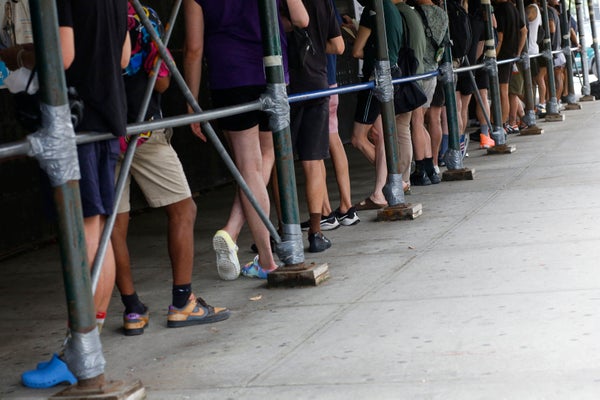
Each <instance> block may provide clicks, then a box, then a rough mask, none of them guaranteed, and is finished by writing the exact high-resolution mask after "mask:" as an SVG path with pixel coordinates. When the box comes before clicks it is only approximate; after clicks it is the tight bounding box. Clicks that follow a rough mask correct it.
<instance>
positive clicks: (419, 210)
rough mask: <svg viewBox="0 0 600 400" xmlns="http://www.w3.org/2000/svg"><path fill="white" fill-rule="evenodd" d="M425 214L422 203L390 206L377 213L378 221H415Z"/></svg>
mask: <svg viewBox="0 0 600 400" xmlns="http://www.w3.org/2000/svg"><path fill="white" fill-rule="evenodd" d="M421 214H423V206H422V205H421V203H415V204H411V203H404V204H397V205H395V206H388V207H385V208H382V209H380V210H378V211H377V218H376V219H375V220H376V221H399V220H407V219H415V218H417V217H418V216H420V215H421Z"/></svg>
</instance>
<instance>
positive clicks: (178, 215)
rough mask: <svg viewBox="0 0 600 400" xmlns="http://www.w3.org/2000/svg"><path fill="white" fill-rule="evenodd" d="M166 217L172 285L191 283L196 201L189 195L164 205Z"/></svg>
mask: <svg viewBox="0 0 600 400" xmlns="http://www.w3.org/2000/svg"><path fill="white" fill-rule="evenodd" d="M165 210H166V212H167V217H168V236H167V241H168V248H169V257H170V258H171V268H172V270H173V285H186V284H189V283H192V271H193V268H194V222H195V221H196V203H194V200H193V199H192V198H191V197H188V198H187V199H184V200H181V201H178V202H177V203H173V204H170V205H168V206H166V207H165Z"/></svg>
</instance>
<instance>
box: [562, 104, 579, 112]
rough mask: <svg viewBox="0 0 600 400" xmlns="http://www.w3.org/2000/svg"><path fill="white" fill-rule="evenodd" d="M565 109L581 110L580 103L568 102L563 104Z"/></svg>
mask: <svg viewBox="0 0 600 400" xmlns="http://www.w3.org/2000/svg"><path fill="white" fill-rule="evenodd" d="M565 110H569V111H570V110H581V104H579V103H569V104H567V105H566V106H565Z"/></svg>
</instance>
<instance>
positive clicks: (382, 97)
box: [373, 60, 394, 103]
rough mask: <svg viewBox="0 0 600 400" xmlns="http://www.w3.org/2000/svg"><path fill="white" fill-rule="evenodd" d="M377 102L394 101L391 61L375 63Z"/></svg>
mask: <svg viewBox="0 0 600 400" xmlns="http://www.w3.org/2000/svg"><path fill="white" fill-rule="evenodd" d="M373 93H374V94H375V97H377V100H379V101H380V102H382V103H387V102H390V101H392V100H394V85H393V84H392V73H391V69H390V62H389V60H384V61H377V62H375V89H373Z"/></svg>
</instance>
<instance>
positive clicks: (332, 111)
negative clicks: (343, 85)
mask: <svg viewBox="0 0 600 400" xmlns="http://www.w3.org/2000/svg"><path fill="white" fill-rule="evenodd" d="M329 87H330V88H334V87H337V83H336V84H333V85H330V86H329ZM338 104H340V97H339V96H338V95H337V94H334V95H331V96H329V133H338V117H337V109H338Z"/></svg>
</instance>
